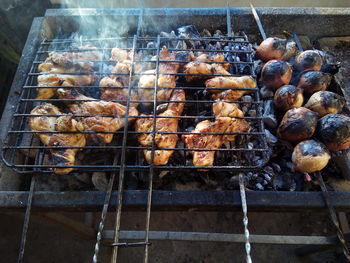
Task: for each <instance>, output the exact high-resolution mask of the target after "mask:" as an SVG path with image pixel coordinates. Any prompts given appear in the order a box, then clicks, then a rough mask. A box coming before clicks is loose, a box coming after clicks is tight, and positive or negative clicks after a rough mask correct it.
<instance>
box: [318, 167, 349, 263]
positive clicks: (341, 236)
mask: <svg viewBox="0 0 350 263" xmlns="http://www.w3.org/2000/svg"><path fill="white" fill-rule="evenodd" d="M316 178H317V180H318V182H319V184H320V187H321V190H322V195H323V198H324V201H325V203H326V205H327V207H328V210H329V213H330V216H331V219H332V223H333V225H334V226H335V228H336V230H337V236H338V238H339V241H340V244H341V245H342V248H343V253H344V256H345V258H346V260H347V261H348V262H350V252H349V248H348V246H347V244H346V241H345V237H344V233H343V231H342V230H341V228H340V224H339V220H338V217H337V214H336V212H335V209H334V207H333V205H332V203H331V201H330V197H329V194H328V190H327V187H326V185H325V183H324V181H323V178H322V175H321V172H316Z"/></svg>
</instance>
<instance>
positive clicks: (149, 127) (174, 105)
mask: <svg viewBox="0 0 350 263" xmlns="http://www.w3.org/2000/svg"><path fill="white" fill-rule="evenodd" d="M185 100H186V98H185V92H184V91H183V90H174V91H173V94H172V96H171V99H170V102H169V104H168V107H167V109H166V110H165V111H164V112H163V113H161V114H159V115H158V117H157V120H156V128H155V132H156V135H155V138H154V139H155V145H156V147H160V148H175V147H176V143H177V141H178V139H179V138H178V136H177V134H157V132H169V133H170V132H174V133H175V132H177V129H178V123H179V118H176V117H178V116H180V115H181V114H182V111H183V108H184V103H183V102H184V101H185ZM172 101H177V102H172ZM181 101H183V102H181ZM160 117H172V118H160ZM135 130H136V131H137V132H153V118H147V115H146V116H145V118H140V119H138V120H137V121H136V123H135ZM152 138H153V136H152V133H148V134H140V135H138V141H139V143H140V145H142V146H145V147H151V146H152ZM143 152H144V154H145V159H146V161H147V162H148V163H151V158H152V151H151V150H148V149H145V150H144V151H143ZM173 152H174V150H155V151H154V158H153V163H154V165H165V164H167V163H168V161H169V158H170V157H171V155H172V154H173Z"/></svg>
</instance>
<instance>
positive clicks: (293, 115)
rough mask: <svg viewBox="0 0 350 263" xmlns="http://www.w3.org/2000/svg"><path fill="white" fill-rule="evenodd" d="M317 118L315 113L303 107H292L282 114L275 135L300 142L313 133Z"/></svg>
mask: <svg viewBox="0 0 350 263" xmlns="http://www.w3.org/2000/svg"><path fill="white" fill-rule="evenodd" d="M317 120H318V114H317V113H315V112H313V111H311V110H309V109H307V108H304V107H299V108H293V109H291V110H289V111H287V112H286V113H285V114H284V116H283V119H282V121H281V123H280V126H279V127H278V129H277V135H278V137H280V138H281V139H283V140H286V141H290V142H300V141H302V140H305V139H307V138H310V137H311V136H312V135H313V134H314V132H315V130H316V125H317Z"/></svg>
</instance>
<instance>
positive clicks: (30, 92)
mask: <svg viewBox="0 0 350 263" xmlns="http://www.w3.org/2000/svg"><path fill="white" fill-rule="evenodd" d="M189 41H197V42H200V43H201V46H202V47H201V48H182V47H184V46H185V47H186V43H189ZM88 43H89V44H92V45H93V46H95V47H96V48H97V51H98V52H100V54H101V55H102V57H101V58H102V59H101V60H94V61H90V62H93V63H94V67H93V69H94V74H95V75H96V76H97V80H96V81H95V83H93V84H92V85H89V86H75V87H71V86H70V87H64V88H66V89H76V90H79V92H80V93H82V94H84V95H87V96H91V97H92V99H86V100H83V101H89V100H98V99H100V98H99V96H100V94H99V93H100V90H101V88H106V87H102V86H99V85H98V83H99V80H100V79H101V78H102V77H104V76H113V75H117V76H118V77H121V76H122V77H123V75H124V77H126V76H127V77H128V78H129V86H124V87H108V88H115V89H123V88H127V89H128V92H129V95H130V94H131V91H133V90H137V91H138V92H139V93H141V94H142V92H143V91H144V90H147V89H148V90H150V89H151V90H154V95H153V99H152V100H145V99H143V98H142V95H141V96H140V99H139V100H132V99H130V98H129V99H128V101H123V100H112V101H113V102H117V103H123V104H124V105H126V107H127V109H129V108H130V104H131V103H140V104H142V103H149V104H151V106H148V107H142V106H141V107H140V106H139V108H138V109H139V113H140V115H139V116H128V110H126V112H127V114H126V115H125V116H121V117H120V118H123V119H124V121H125V127H124V128H122V129H120V130H118V131H116V132H113V134H114V139H113V141H112V142H111V143H109V144H105V145H87V146H84V147H78V146H76V147H72V146H70V147H67V146H47V145H42V144H41V143H40V142H39V139H38V138H37V136H35V133H36V134H40V133H45V134H49V133H57V131H52V132H47V131H45V132H33V131H31V130H30V129H29V127H28V122H29V118H30V116H31V114H30V111H31V110H32V109H33V108H34V107H35V106H36V105H39V104H43V103H52V104H54V105H56V106H58V107H59V108H60V109H61V110H64V111H65V112H66V113H63V114H60V115H45V116H57V117H58V116H67V114H69V111H68V110H67V107H66V106H65V102H70V101H74V100H70V99H58V98H51V99H36V98H35V97H36V94H37V91H36V90H37V89H38V88H53V89H58V88H62V87H61V86H41V87H38V82H37V77H38V76H39V75H42V74H52V73H42V72H38V65H39V64H41V63H43V62H44V61H45V59H46V58H47V56H48V54H49V53H50V52H52V51H55V52H87V51H95V50H92V49H79V50H76V49H74V48H72V47H73V46H79V45H85V44H88ZM150 43H152V44H150ZM212 43H214V44H215V43H220V44H217V45H219V46H221V48H219V49H213V48H212V46H213V45H212ZM163 46H167V47H168V50H169V52H190V51H192V52H205V53H206V54H211V55H213V54H224V55H225V56H231V57H232V56H234V57H236V58H239V59H238V60H239V61H225V62H206V63H216V64H220V63H229V64H230V73H231V74H232V75H233V76H243V75H250V76H253V77H255V76H254V69H253V50H252V47H251V44H250V43H249V41H248V38H247V37H246V36H245V35H244V34H243V35H239V36H219V37H210V38H209V37H208V38H186V39H180V38H165V37H160V36H158V37H137V36H135V37H134V38H128V37H127V38H90V39H50V40H48V39H45V40H43V41H42V42H41V44H40V47H39V49H38V51H37V54H36V58H35V60H34V61H33V63H32V67H31V69H30V72H29V73H28V76H27V80H26V83H25V85H24V87H23V89H22V92H21V94H20V100H19V104H18V105H17V109H16V113H15V114H14V116H13V122H12V126H11V129H10V130H9V131H8V137H7V144H6V146H5V147H4V148H3V159H4V161H5V163H6V164H7V165H8V166H11V167H13V168H14V169H15V170H16V171H17V172H20V173H28V172H33V169H34V168H36V169H35V171H36V172H46V173H50V172H52V169H53V168H62V166H58V165H53V164H52V163H51V162H50V154H49V152H48V150H49V149H60V148H61V149H66V148H72V149H74V148H79V149H82V151H80V152H79V153H78V158H77V159H78V162H77V163H76V164H75V165H73V166H69V167H72V168H74V169H75V171H76V172H80V171H82V170H84V171H96V170H98V171H115V169H120V168H121V167H122V169H125V170H126V171H141V170H149V169H164V170H179V169H193V170H197V169H200V168H205V169H207V170H211V169H216V170H232V169H237V170H244V169H249V170H251V169H256V168H259V167H261V166H262V165H263V164H264V163H265V162H266V161H267V154H266V152H267V145H266V139H265V135H264V128H263V121H262V113H261V106H260V100H259V93H258V90H257V89H256V88H254V89H252V93H251V94H249V95H251V97H252V101H243V100H239V101H235V102H234V103H237V104H238V105H239V106H240V108H243V107H246V108H250V109H253V110H254V111H255V112H256V116H251V117H250V116H247V114H245V116H244V117H241V118H243V119H245V120H246V121H247V122H248V123H249V124H250V126H251V130H250V131H249V132H241V133H216V134H217V135H222V134H225V135H239V136H237V137H236V142H235V143H230V145H229V146H228V145H226V147H225V148H223V147H221V148H220V149H216V150H215V152H216V154H215V161H214V164H213V166H206V167H198V166H194V165H193V164H192V163H191V159H192V157H191V155H190V151H193V150H196V151H204V150H205V151H212V149H206V148H200V149H188V148H186V146H185V145H184V144H183V143H182V142H181V139H179V141H178V144H177V146H176V147H175V148H159V147H157V146H156V144H155V142H154V139H155V136H156V135H159V134H164V135H165V134H174V133H171V132H159V131H158V132H157V131H156V130H155V129H153V131H151V132H142V134H147V133H151V134H152V139H153V142H152V146H149V147H145V146H140V145H139V144H138V141H137V136H138V135H139V134H141V132H138V131H136V130H135V129H134V124H133V123H132V122H129V123H128V121H127V120H128V118H129V117H133V118H135V119H138V118H143V117H144V116H141V115H142V114H149V116H148V117H149V118H152V119H153V120H154V123H155V122H156V120H157V119H158V118H160V117H159V116H158V115H157V113H156V112H157V111H156V107H157V105H159V104H163V103H168V102H169V100H162V101H157V97H156V96H157V93H158V92H159V90H161V89H173V90H176V89H183V90H184V91H185V93H186V101H185V107H184V111H183V113H182V115H181V116H168V117H164V116H162V118H178V119H179V120H180V121H179V128H178V132H176V133H175V134H177V135H178V136H179V137H181V136H182V135H184V134H190V131H189V128H192V129H193V128H194V127H195V126H196V124H197V123H198V122H200V121H203V120H213V119H215V116H213V114H212V110H211V107H212V103H213V102H214V100H213V99H212V98H211V97H210V95H209V93H208V92H207V91H206V88H205V85H204V84H203V83H204V82H203V81H197V82H194V83H187V82H186V81H184V78H185V77H186V76H189V75H191V76H201V77H203V74H187V73H183V72H180V73H160V72H159V65H161V64H162V63H167V62H178V63H181V65H184V64H185V63H187V62H190V61H183V60H181V61H180V60H175V61H173V60H172V61H169V60H160V59H159V53H160V50H161V48H162V47H163ZM114 47H118V48H121V49H124V50H127V51H133V52H134V54H140V53H142V54H145V55H147V56H143V57H142V59H141V60H140V59H137V58H136V59H134V57H135V56H133V57H132V62H131V64H132V65H136V64H137V63H150V64H152V65H153V66H152V68H153V69H156V73H155V75H156V79H158V77H159V76H160V75H162V74H163V75H176V77H177V83H176V87H174V88H165V87H158V84H157V81H155V82H156V83H155V86H154V87H149V88H140V87H138V86H137V82H135V79H137V78H138V77H140V75H144V74H145V73H142V72H134V71H132V72H131V73H130V74H129V73H124V74H123V73H112V72H111V71H110V70H111V66H112V65H114V64H115V63H116V62H115V61H111V60H110V56H111V55H110V54H111V50H112V48H114ZM179 47H180V48H179ZM150 56H156V57H157V59H156V60H154V59H149V57H150ZM147 57H148V59H146V58H147ZM76 62H84V61H74V63H76ZM60 74H63V75H64V74H69V75H87V74H91V73H86V72H73V73H60ZM216 76H223V75H220V74H210V75H207V76H206V77H205V78H206V79H208V78H212V77H216ZM218 89H220V88H218ZM221 89H222V90H227V88H221ZM237 90H239V88H238V89H237ZM80 101H81V100H80ZM176 102H179V101H175V103H176ZM230 103H232V102H230ZM38 116H40V115H38ZM96 116H97V117H115V116H112V115H79V114H74V117H75V118H77V119H79V118H86V117H96ZM238 118H240V117H238ZM154 127H155V126H154ZM59 133H64V132H59ZM66 133H72V132H66ZM79 133H85V134H91V133H96V132H94V131H82V132H79ZM99 133H101V134H102V133H108V132H99ZM208 134H213V133H208ZM251 141H255V142H256V145H257V146H256V145H254V146H252V145H251V144H250V142H251ZM145 149H147V150H150V151H151V152H152V156H153V155H154V152H155V150H174V153H173V155H172V157H171V158H170V160H169V162H168V164H166V165H161V166H157V165H153V164H152V163H151V164H148V163H147V162H146V161H145V160H144V156H143V150H145ZM38 151H39V152H42V154H43V156H44V157H43V158H42V162H41V163H38V162H36V161H35V158H30V156H36V152H38ZM20 152H22V153H23V152H25V153H26V154H25V155H24V157H23V155H21V154H20ZM116 153H120V154H121V159H120V160H118V161H117V163H114V162H113V159H114V158H113V156H114V155H115V154H116ZM79 155H80V157H79ZM83 155H84V156H85V157H88V156H90V158H89V157H88V158H82V156H83ZM91 156H92V157H91ZM254 156H259V158H255V159H254V158H253V157H254ZM91 159H93V161H91ZM152 161H153V157H152ZM121 164H122V165H121ZM67 167H68V166H67Z"/></svg>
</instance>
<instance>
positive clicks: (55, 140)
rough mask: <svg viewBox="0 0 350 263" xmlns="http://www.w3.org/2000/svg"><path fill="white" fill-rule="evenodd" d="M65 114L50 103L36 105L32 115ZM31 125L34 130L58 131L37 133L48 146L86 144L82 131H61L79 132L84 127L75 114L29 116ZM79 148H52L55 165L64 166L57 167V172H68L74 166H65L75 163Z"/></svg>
mask: <svg viewBox="0 0 350 263" xmlns="http://www.w3.org/2000/svg"><path fill="white" fill-rule="evenodd" d="M49 114H57V115H58V114H63V113H61V112H60V110H59V109H58V108H57V107H56V106H54V105H52V104H49V103H46V104H44V105H39V106H36V107H35V108H34V109H33V110H32V111H31V115H33V116H35V115H49ZM29 127H30V129H31V130H32V131H50V132H52V131H56V132H57V133H37V135H38V136H39V138H40V140H41V142H42V143H43V144H45V145H47V146H81V147H84V146H85V136H84V134H82V133H59V132H63V131H64V132H77V131H82V130H83V129H84V127H83V125H82V124H81V123H80V122H78V121H76V120H75V119H74V118H73V116H71V115H66V116H60V117H49V116H38V117H30V118H29ZM78 150H79V148H74V149H69V148H66V149H50V152H51V156H52V161H53V164H54V165H57V166H62V168H55V169H54V172H55V173H56V174H67V173H69V172H71V171H72V170H73V168H64V167H65V166H71V165H74V163H75V155H76V153H77V152H78Z"/></svg>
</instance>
